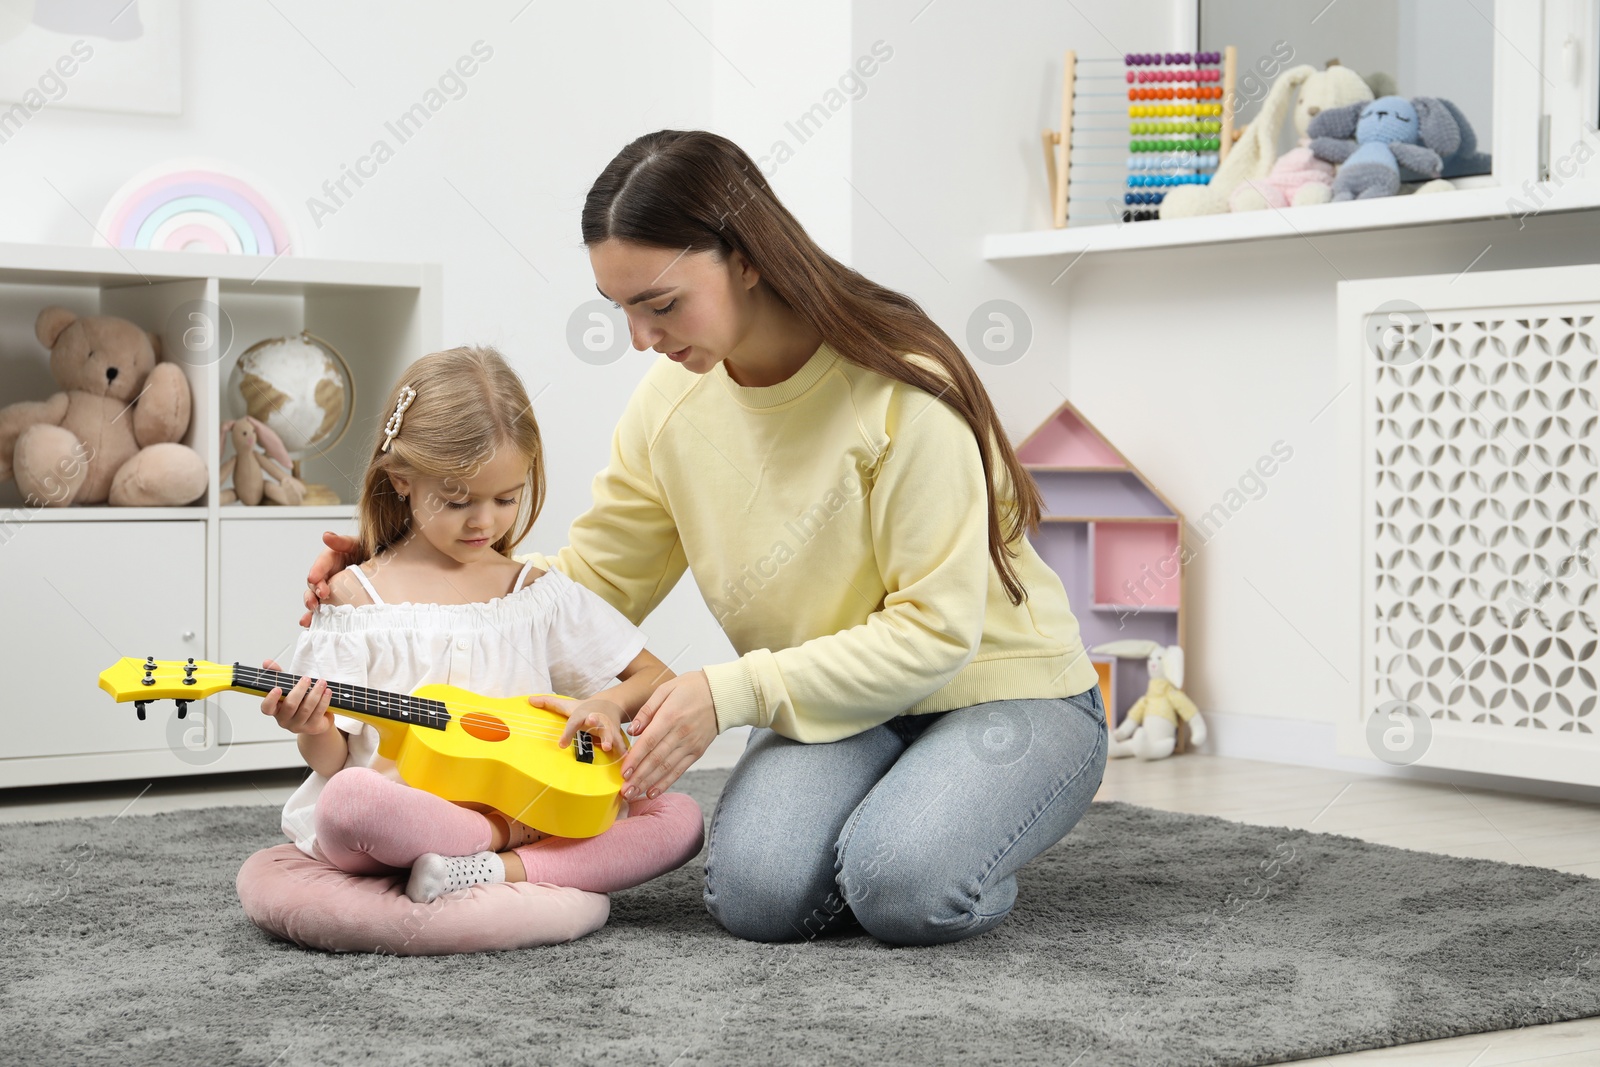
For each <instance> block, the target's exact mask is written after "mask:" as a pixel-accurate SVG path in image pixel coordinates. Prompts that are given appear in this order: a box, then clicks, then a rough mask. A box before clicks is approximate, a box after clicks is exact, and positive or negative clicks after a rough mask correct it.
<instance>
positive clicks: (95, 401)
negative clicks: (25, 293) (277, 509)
mask: <svg viewBox="0 0 1600 1067" xmlns="http://www.w3.org/2000/svg"><path fill="white" fill-rule="evenodd" d="M34 335H35V336H37V337H38V338H39V342H40V343H41V344H43V345H44V346H45V347H46V348H48V349H49V350H50V373H51V375H52V376H53V377H54V378H55V380H56V383H57V384H58V385H60V386H61V388H62V390H63V391H62V392H59V393H56V394H55V395H54V396H52V397H50V399H48V400H25V401H22V402H20V403H15V404H9V405H7V406H6V407H4V408H0V482H6V481H9V480H11V479H12V478H13V477H15V478H16V480H17V488H18V489H20V490H21V491H22V495H23V498H24V499H25V500H26V501H27V502H28V503H29V504H30V505H33V506H42V507H65V506H67V505H68V504H103V503H107V502H109V503H111V504H113V505H116V506H119V507H168V506H177V505H182V504H189V503H193V502H194V501H196V500H198V499H199V498H201V497H202V496H204V495H205V491H206V482H207V478H208V474H207V471H206V462H205V460H204V459H203V458H201V456H200V454H199V453H198V452H196V451H194V449H192V448H187V447H185V446H184V445H181V444H178V443H177V442H178V441H179V440H180V439H182V437H183V435H184V433H185V432H186V431H187V430H188V428H189V406H190V397H189V382H188V379H186V378H185V377H184V375H183V371H182V369H181V368H180V367H178V366H177V365H176V364H173V363H158V362H157V360H158V358H159V357H160V355H161V338H160V337H158V336H157V335H155V334H153V333H149V332H147V331H145V330H143V329H141V328H140V327H139V326H138V325H137V324H135V323H132V322H129V321H128V320H127V319H120V318H116V317H114V316H110V315H88V316H82V317H80V316H79V315H78V313H77V312H75V311H72V310H70V309H68V308H64V307H47V308H45V309H44V310H43V311H41V312H39V317H38V319H37V320H36V321H35V322H34Z"/></svg>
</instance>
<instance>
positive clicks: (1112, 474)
mask: <svg viewBox="0 0 1600 1067" xmlns="http://www.w3.org/2000/svg"><path fill="white" fill-rule="evenodd" d="M1017 457H1018V458H1019V459H1020V460H1021V461H1022V465H1023V466H1024V467H1026V468H1027V469H1028V471H1029V472H1030V473H1031V474H1032V475H1033V478H1034V481H1036V482H1037V483H1038V484H1039V491H1040V493H1041V494H1042V495H1043V497H1044V513H1043V517H1042V521H1041V522H1040V524H1039V532H1038V534H1037V535H1035V536H1034V538H1033V545H1034V548H1035V549H1037V550H1038V552H1039V555H1040V557H1041V558H1043V559H1044V561H1045V563H1046V564H1048V565H1049V566H1050V568H1051V569H1052V570H1054V571H1055V572H1056V573H1057V574H1059V575H1060V576H1061V583H1062V585H1064V586H1065V587H1066V590H1067V598H1068V601H1069V602H1070V603H1071V605H1072V612H1073V614H1074V615H1076V616H1077V618H1078V624H1079V626H1080V627H1081V629H1082V633H1083V645H1084V647H1085V648H1094V647H1095V646H1096V645H1100V644H1104V643H1106V642H1108V641H1117V640H1121V639H1125V638H1149V639H1150V640H1152V641H1158V642H1160V643H1161V644H1163V645H1178V646H1180V647H1182V646H1183V643H1184V640H1183V637H1184V634H1183V599H1184V598H1183V570H1184V568H1183V564H1184V551H1183V527H1184V522H1183V516H1182V515H1181V514H1180V513H1179V512H1178V509H1177V508H1175V507H1173V505H1172V502H1171V501H1169V500H1168V499H1167V498H1166V497H1164V496H1162V495H1161V491H1160V490H1159V489H1157V488H1156V487H1155V486H1154V485H1152V484H1151V483H1150V480H1149V479H1148V478H1146V477H1145V476H1144V475H1143V474H1141V473H1140V472H1139V470H1138V468H1136V467H1135V466H1134V465H1133V464H1131V463H1129V462H1128V460H1127V457H1126V456H1124V455H1123V454H1122V453H1121V452H1118V451H1117V449H1116V448H1115V447H1114V446H1113V445H1112V444H1111V443H1110V442H1109V441H1107V440H1106V439H1105V437H1104V436H1103V435H1102V434H1101V433H1100V431H1099V430H1096V429H1095V428H1094V426H1093V424H1091V423H1090V422H1089V420H1088V419H1086V418H1084V417H1083V414H1082V412H1080V411H1079V410H1078V409H1077V408H1076V407H1074V406H1073V405H1072V403H1071V401H1067V402H1065V403H1063V404H1062V405H1061V406H1060V407H1059V408H1057V409H1056V411H1055V413H1054V414H1052V415H1051V416H1050V418H1049V419H1047V420H1046V421H1045V422H1044V423H1043V425H1041V426H1040V427H1039V428H1038V429H1036V430H1034V431H1033V433H1031V434H1029V435H1028V437H1027V439H1026V440H1024V441H1023V442H1022V444H1021V445H1020V446H1018V448H1017ZM1093 659H1094V664H1095V670H1096V671H1098V672H1099V674H1100V689H1101V693H1102V695H1103V696H1104V697H1105V703H1106V718H1107V720H1108V721H1107V725H1108V726H1110V727H1115V726H1116V725H1117V723H1119V722H1121V721H1122V718H1123V716H1124V715H1125V714H1126V713H1127V710H1128V708H1130V707H1132V706H1133V702H1134V701H1135V700H1137V699H1139V697H1140V695H1142V694H1143V693H1144V691H1145V687H1146V681H1147V678H1146V667H1145V664H1144V662H1143V661H1142V660H1129V659H1121V660H1116V659H1112V658H1111V657H1108V656H1094V657H1093Z"/></svg>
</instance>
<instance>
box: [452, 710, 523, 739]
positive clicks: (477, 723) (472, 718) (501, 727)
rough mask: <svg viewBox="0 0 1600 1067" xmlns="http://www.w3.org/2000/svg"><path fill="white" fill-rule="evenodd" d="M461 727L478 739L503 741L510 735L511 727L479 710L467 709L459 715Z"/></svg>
mask: <svg viewBox="0 0 1600 1067" xmlns="http://www.w3.org/2000/svg"><path fill="white" fill-rule="evenodd" d="M461 728H462V729H463V730H465V731H466V732H467V733H468V734H470V735H471V736H473V737H476V738H477V739H478V740H479V741H504V740H505V739H506V738H508V737H510V736H511V727H509V726H507V725H506V724H505V723H504V722H502V721H500V720H499V719H497V718H495V717H494V716H493V715H485V714H484V713H483V712H481V711H469V712H467V713H466V714H465V715H463V716H461Z"/></svg>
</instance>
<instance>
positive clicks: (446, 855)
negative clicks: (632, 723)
mask: <svg viewBox="0 0 1600 1067" xmlns="http://www.w3.org/2000/svg"><path fill="white" fill-rule="evenodd" d="M400 381H401V384H400V385H398V386H397V387H396V388H395V390H394V392H393V393H392V394H391V395H390V397H389V401H388V404H387V405H386V407H385V409H384V410H385V412H388V413H391V414H390V415H389V419H388V422H387V423H386V424H385V426H384V433H383V440H382V442H381V444H380V443H378V442H376V441H374V444H373V451H372V457H371V459H370V461H369V462H368V465H367V471H366V477H365V481H364V484H363V486H362V491H361V501H360V505H359V508H358V511H359V517H360V526H361V531H360V537H361V542H362V545H363V547H364V548H365V550H366V555H367V557H368V558H367V562H366V563H364V564H362V565H361V566H358V567H350V568H348V569H346V570H344V571H341V572H340V573H339V574H338V575H337V576H336V577H335V579H334V581H333V583H332V593H333V596H332V599H331V600H330V601H329V602H328V603H325V604H323V605H322V606H321V607H320V608H319V609H318V610H317V612H316V614H315V616H314V617H313V618H312V620H311V626H310V628H309V629H307V630H304V631H302V632H301V635H300V638H299V643H298V645H296V647H295V650H294V655H293V658H292V659H291V660H290V663H289V667H288V669H289V670H290V671H291V672H293V673H296V674H300V675H303V676H304V677H302V678H301V679H300V681H299V682H297V683H296V684H295V686H294V688H292V689H290V690H289V691H288V692H287V693H285V692H284V691H283V690H282V689H273V690H272V691H271V692H269V693H268V694H267V696H266V697H265V698H264V699H263V700H262V702H261V710H262V713H263V714H266V715H271V716H273V717H274V718H276V719H277V721H278V723H279V725H281V726H282V727H283V728H284V729H286V730H289V731H290V732H292V733H294V734H296V735H298V738H299V740H298V744H299V747H300V754H301V755H302V756H303V757H305V761H306V763H307V764H308V765H309V766H310V767H311V770H312V773H311V775H310V776H309V777H307V778H306V780H305V782H304V783H303V784H302V785H301V786H300V788H299V789H298V790H296V791H295V793H294V795H293V796H292V797H290V798H289V802H288V803H287V804H286V805H285V806H284V809H283V830H284V833H285V834H287V835H288V836H289V837H290V838H291V839H292V840H293V841H294V842H295V844H296V845H298V846H299V847H300V848H301V849H302V850H303V851H305V852H306V853H308V854H309V855H311V856H314V857H317V858H319V859H321V860H323V861H325V862H327V863H330V864H332V865H333V866H335V867H338V868H340V869H341V870H345V871H349V872H351V873H352V874H371V873H377V872H383V871H388V870H393V869H396V868H398V869H405V868H408V867H409V868H411V876H410V881H409V882H408V883H407V886H406V895H407V896H409V897H410V898H411V899H412V900H415V901H418V902H426V901H430V900H433V899H434V898H435V897H437V896H439V895H440V894H441V893H448V892H452V891H454V890H458V889H465V888H467V887H468V886H471V885H476V884H478V883H480V882H500V881H513V882H516V881H530V882H548V883H552V884H555V885H562V886H572V887H574V888H577V889H586V890H590V891H592V892H597V893H606V892H611V891H612V890H616V889H624V888H627V887H629V886H634V885H638V884H639V883H640V882H644V881H647V880H649V879H651V878H654V877H655V876H656V875H659V874H663V873H665V872H666V871H669V870H672V869H674V868H676V867H679V866H682V865H683V864H684V863H686V862H688V861H689V860H690V859H691V858H693V857H694V856H695V855H696V854H697V853H698V852H699V851H700V844H701V840H702V833H703V824H702V818H701V812H700V806H699V805H698V804H696V803H695V801H694V800H693V799H692V798H691V797H688V796H685V795H684V794H682V793H664V794H662V795H660V796H658V797H655V798H654V799H646V800H637V801H633V802H632V803H631V805H630V806H629V808H628V812H627V815H626V817H625V818H621V819H619V820H618V821H617V822H616V823H615V824H613V826H612V827H611V828H610V829H609V830H607V831H606V832H605V833H603V834H600V835H599V836H597V837H593V838H587V839H583V840H574V839H566V838H556V837H546V836H544V835H542V834H540V833H539V832H538V831H536V830H534V829H533V828H532V827H529V826H525V825H523V824H522V823H520V822H517V821H516V820H515V819H514V818H509V817H507V816H506V815H504V814H502V813H500V812H497V811H494V810H492V809H490V808H488V807H487V806H485V805H471V804H457V803H452V802H451V801H448V800H444V799H442V798H440V797H438V796H435V795H434V794H432V793H427V792H424V791H422V790H420V789H415V788H412V787H411V786H408V785H406V784H404V783H403V782H402V781H401V780H400V777H399V774H398V772H397V771H396V769H395V765H394V763H393V761H391V760H388V759H385V758H383V757H381V756H379V755H378V754H377V744H378V732H377V730H376V729H375V728H373V727H372V726H370V725H368V724H366V723H363V722H362V721H361V720H359V719H356V718H353V717H350V716H345V715H340V714H336V713H334V712H331V711H329V699H330V698H329V692H328V688H327V683H328V682H329V681H334V682H346V683H350V684H353V685H361V686H369V687H371V688H375V689H383V690H388V691H390V692H397V693H409V692H411V691H412V690H413V689H415V688H417V687H418V686H420V685H426V684H429V683H434V682H442V683H446V684H449V685H455V686H460V687H462V688H464V689H469V690H472V691H473V692H476V693H481V694H483V695H485V696H491V697H507V696H517V695H520V694H525V693H526V694H531V693H563V694H571V695H572V696H575V697H580V698H584V699H580V700H564V699H555V698H530V703H531V704H534V705H536V706H539V707H544V708H548V709H549V710H552V711H559V712H562V713H563V714H565V715H567V716H568V722H567V727H566V730H565V732H564V733H563V735H562V738H561V744H563V745H565V744H567V743H568V742H569V741H570V740H571V738H572V736H573V734H575V733H576V732H577V731H578V730H579V729H582V730H584V731H587V732H589V733H590V734H591V735H592V736H593V737H594V739H595V742H596V744H597V745H598V747H599V748H600V749H601V750H603V751H605V752H608V753H614V754H616V755H617V756H620V755H621V753H622V752H623V751H624V750H625V745H626V741H625V740H624V737H623V734H622V723H623V722H627V721H629V720H631V719H632V717H633V715H634V714H635V713H636V712H637V711H638V710H639V709H640V708H641V707H642V706H643V705H644V703H645V700H646V699H647V698H648V697H649V696H650V693H651V692H652V691H653V690H654V689H655V687H656V686H657V685H659V684H660V683H661V682H663V681H665V680H666V679H668V678H671V677H673V674H672V672H671V671H670V670H668V669H667V667H666V665H665V664H663V663H662V662H661V660H659V659H657V658H656V657H655V656H653V655H651V654H650V652H648V651H646V650H645V648H644V635H643V634H642V633H641V632H640V631H639V630H638V629H637V628H636V627H634V626H633V625H632V624H631V623H630V622H628V620H627V619H625V618H624V617H623V616H622V615H621V614H620V613H618V612H617V611H616V610H615V609H614V608H612V607H611V606H610V605H609V604H607V603H606V602H605V601H603V600H601V599H600V598H599V597H598V596H596V595H595V594H594V593H592V592H590V591H589V590H587V589H585V588H584V587H583V586H581V585H578V584H577V583H575V582H573V581H572V580H571V579H569V578H568V577H567V576H566V575H564V574H562V573H561V572H560V571H553V570H552V571H537V570H534V569H533V566H532V564H531V563H530V564H528V565H525V566H522V567H520V568H519V567H518V565H517V564H516V563H515V562H514V561H513V560H512V559H511V558H510V553H511V550H512V547H513V546H515V545H516V544H517V543H518V542H519V541H521V540H522V538H523V537H524V536H525V535H526V534H527V533H528V531H529V529H530V528H531V527H532V526H533V523H534V520H535V519H536V518H537V517H538V514H539V510H540V508H541V507H542V506H543V503H544V462H543V450H542V448H541V446H540V441H539V427H538V424H537V423H536V422H535V421H534V417H533V411H532V405H531V404H530V403H529V401H528V395H527V393H526V391H525V390H524V389H523V387H522V382H521V380H520V379H519V378H518V377H517V375H516V372H515V371H513V370H512V369H511V367H510V366H509V365H508V364H507V363H506V362H505V360H504V359H502V358H501V357H500V355H499V354H498V353H496V352H494V351H493V350H491V349H485V348H454V349H450V350H449V351H445V352H436V353H434V354H433V355H430V356H424V357H423V358H422V359H419V360H418V361H417V362H416V363H414V364H412V365H411V367H410V368H409V369H408V370H407V371H406V372H405V374H404V375H402V377H401V379H400ZM530 575H531V578H530ZM380 590H381V591H382V592H381V594H380ZM265 666H266V667H267V668H268V669H270V670H279V669H281V668H279V667H278V665H277V664H276V663H274V662H272V661H271V660H267V661H266V663H265ZM313 681H314V684H313Z"/></svg>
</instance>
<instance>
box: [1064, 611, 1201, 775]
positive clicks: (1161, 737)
mask: <svg viewBox="0 0 1600 1067" xmlns="http://www.w3.org/2000/svg"><path fill="white" fill-rule="evenodd" d="M1091 651H1092V652H1094V653H1095V654H1096V655H1103V656H1116V657H1118V658H1120V659H1144V660H1146V662H1147V664H1148V666H1149V669H1150V687H1149V688H1148V689H1146V690H1145V694H1144V696H1142V697H1140V698H1139V699H1138V700H1137V701H1135V702H1134V705H1133V707H1131V708H1129V709H1128V714H1127V716H1126V717H1125V718H1124V719H1123V720H1122V722H1121V723H1120V724H1118V726H1117V728H1116V729H1115V730H1114V731H1112V734H1111V743H1110V748H1109V749H1108V750H1107V753H1106V754H1107V755H1108V756H1109V757H1110V758H1112V759H1117V758H1119V757H1123V756H1138V757H1139V758H1140V759H1142V760H1158V759H1166V758H1167V757H1168V756H1170V755H1172V753H1173V751H1174V749H1176V748H1177V744H1178V724H1179V722H1180V721H1182V722H1184V723H1187V724H1188V727H1189V745H1190V747H1194V748H1198V747H1199V746H1201V745H1203V744H1205V742H1206V720H1205V719H1204V718H1203V717H1202V716H1201V714H1200V709H1199V708H1197V707H1195V705H1194V701H1192V700H1190V699H1189V698H1188V697H1187V696H1186V695H1184V692H1183V690H1182V689H1181V688H1180V687H1181V686H1182V685H1183V649H1181V648H1179V647H1178V646H1177V645H1167V646H1165V647H1163V646H1162V645H1160V644H1158V643H1157V642H1155V641H1150V640H1139V639H1129V640H1125V641H1112V642H1110V643H1108V644H1104V645H1096V646H1095V647H1094V648H1093V649H1091Z"/></svg>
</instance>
